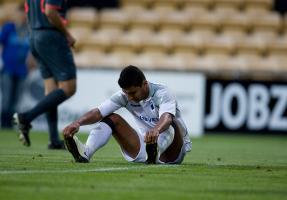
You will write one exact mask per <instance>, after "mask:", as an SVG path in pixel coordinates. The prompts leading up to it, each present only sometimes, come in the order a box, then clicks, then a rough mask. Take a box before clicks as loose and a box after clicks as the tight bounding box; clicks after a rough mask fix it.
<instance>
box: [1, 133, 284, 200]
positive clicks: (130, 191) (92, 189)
mask: <svg viewBox="0 0 287 200" xmlns="http://www.w3.org/2000/svg"><path fill="white" fill-rule="evenodd" d="M86 137H87V135H85V134H82V135H80V138H81V140H85V139H86ZM31 140H32V146H31V147H30V148H27V147H24V146H22V145H21V144H20V143H19V142H18V141H17V137H16V133H15V132H13V131H7V130H0V199H5V200H9V199H21V200H25V199H28V200H34V199H41V200H45V199H55V200H57V199H61V200H63V199H69V200H73V199H77V200H78V199H97V200H98V199H109V200H110V199H111V200H112V199H124V200H128V199H137V200H138V199H157V200H158V199H162V200H168V199H172V200H175V199H180V200H181V199H223V200H224V199H232V200H234V199H248V200H249V199H258V200H263V199H270V200H271V199H272V200H274V199H280V200H282V199H287V137H282V136H276V137H271V136H235V135H216V136H215V135H209V136H204V137H203V138H199V139H193V149H192V151H191V152H190V153H189V154H187V156H186V158H185V160H184V162H183V164H182V165H179V166H158V165H156V166H155V165H151V166H150V165H148V166H147V165H144V164H132V163H127V162H126V161H125V160H124V159H123V158H122V156H121V153H120V151H119V147H118V145H117V144H116V142H115V140H113V139H112V140H111V141H110V142H109V143H108V145H107V146H105V147H104V148H103V149H101V150H99V151H98V152H97V153H96V154H95V156H94V158H93V159H92V161H91V163H89V164H78V163H74V162H73V161H72V156H71V155H70V154H69V153H68V152H67V151H63V150H48V149H47V141H48V136H47V134H37V133H35V132H33V133H32V134H31Z"/></svg>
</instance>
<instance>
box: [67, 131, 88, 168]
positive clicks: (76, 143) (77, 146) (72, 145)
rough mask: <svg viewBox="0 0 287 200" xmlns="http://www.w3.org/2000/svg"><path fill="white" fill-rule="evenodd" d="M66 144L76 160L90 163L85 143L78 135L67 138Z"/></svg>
mask: <svg viewBox="0 0 287 200" xmlns="http://www.w3.org/2000/svg"><path fill="white" fill-rule="evenodd" d="M65 144H66V147H67V149H68V150H69V152H70V153H71V154H72V155H73V157H74V159H75V161H76V162H79V163H88V162H89V157H88V156H87V155H86V151H85V150H86V148H85V145H84V144H83V143H82V142H81V141H80V140H79V139H78V137H76V136H74V137H72V138H71V137H69V138H65Z"/></svg>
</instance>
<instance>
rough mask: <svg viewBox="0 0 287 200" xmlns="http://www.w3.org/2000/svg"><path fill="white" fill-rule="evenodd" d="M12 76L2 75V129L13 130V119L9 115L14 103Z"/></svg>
mask: <svg viewBox="0 0 287 200" xmlns="http://www.w3.org/2000/svg"><path fill="white" fill-rule="evenodd" d="M12 87H13V80H12V76H11V75H9V74H7V73H1V91H2V102H1V103H2V104H1V127H2V128H11V122H10V121H11V118H10V117H9V115H10V114H9V113H10V112H11V102H12V98H13V96H12V90H13V89H12Z"/></svg>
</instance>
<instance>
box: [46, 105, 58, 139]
mask: <svg viewBox="0 0 287 200" xmlns="http://www.w3.org/2000/svg"><path fill="white" fill-rule="evenodd" d="M46 118H47V122H48V128H49V138H50V142H51V144H58V143H59V141H60V139H59V133H58V109H57V107H56V108H53V109H52V110H50V111H49V112H47V113H46Z"/></svg>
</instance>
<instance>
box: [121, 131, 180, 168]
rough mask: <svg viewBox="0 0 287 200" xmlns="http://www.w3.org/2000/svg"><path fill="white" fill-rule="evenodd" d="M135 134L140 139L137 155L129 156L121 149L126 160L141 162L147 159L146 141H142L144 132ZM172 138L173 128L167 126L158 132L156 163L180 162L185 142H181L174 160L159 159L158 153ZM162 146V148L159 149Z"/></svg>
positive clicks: (162, 150) (165, 147)
mask: <svg viewBox="0 0 287 200" xmlns="http://www.w3.org/2000/svg"><path fill="white" fill-rule="evenodd" d="M137 135H138V136H139V140H140V151H139V153H138V155H137V156H136V158H132V157H130V156H129V155H128V154H127V153H126V152H125V151H124V150H123V149H122V155H123V157H124V158H125V159H126V160H127V161H128V162H136V163H143V162H145V161H146V159H147V153H146V143H145V142H144V134H142V133H137ZM173 138H174V129H173V128H169V129H168V130H166V131H165V132H162V133H161V134H160V136H159V139H158V149H159V153H158V154H159V156H158V158H157V161H156V162H157V163H159V164H180V163H182V161H183V159H184V156H185V154H186V148H185V144H183V146H182V148H181V151H180V153H179V155H178V157H177V159H176V160H175V161H173V162H168V163H164V162H162V161H160V160H159V157H160V154H161V153H162V152H164V151H165V150H166V149H167V147H168V146H169V145H170V144H171V143H172V141H173ZM162 146H163V148H164V149H161V147H162Z"/></svg>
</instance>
